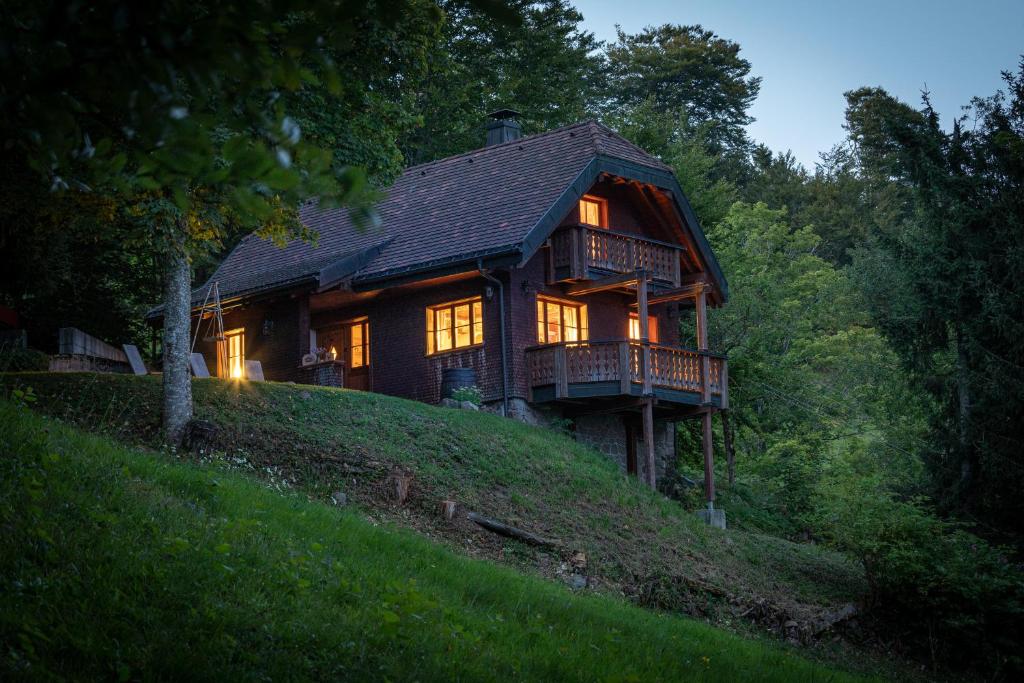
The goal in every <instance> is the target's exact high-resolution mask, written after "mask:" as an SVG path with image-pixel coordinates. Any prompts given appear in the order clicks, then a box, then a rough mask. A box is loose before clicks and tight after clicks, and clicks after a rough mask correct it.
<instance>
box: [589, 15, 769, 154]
mask: <svg viewBox="0 0 1024 683" xmlns="http://www.w3.org/2000/svg"><path fill="white" fill-rule="evenodd" d="M607 56H608V67H609V98H608V99H609V104H610V105H611V106H612V107H635V106H638V105H639V104H640V103H642V102H644V101H646V100H648V99H651V100H652V101H653V102H654V104H655V106H656V107H657V109H658V110H660V111H667V112H685V114H686V117H687V120H688V121H689V122H690V123H691V124H692V125H694V126H700V125H702V124H708V128H707V130H706V134H707V139H708V142H709V143H710V144H711V151H712V152H714V153H717V154H722V153H724V152H740V153H745V150H746V146H747V144H748V142H747V136H746V132H745V131H744V126H746V125H747V124H748V123H750V122H751V121H753V118H751V117H750V115H749V113H748V110H749V108H750V105H751V104H752V103H753V102H754V100H755V99H756V98H757V94H758V92H759V91H760V88H761V79H760V78H757V77H753V76H751V75H750V62H748V61H747V60H746V59H743V58H742V57H740V46H739V45H738V44H737V43H734V42H732V41H730V40H726V39H724V38H721V37H719V36H718V35H716V34H715V33H713V32H712V31H709V30H707V29H705V28H703V27H702V26H697V25H694V26H677V25H673V24H664V25H662V26H657V27H648V28H646V29H644V30H643V31H641V32H640V33H637V34H633V35H630V34H627V33H625V32H624V31H622V29H618V40H617V42H615V43H613V44H612V45H609V46H608V48H607Z"/></svg>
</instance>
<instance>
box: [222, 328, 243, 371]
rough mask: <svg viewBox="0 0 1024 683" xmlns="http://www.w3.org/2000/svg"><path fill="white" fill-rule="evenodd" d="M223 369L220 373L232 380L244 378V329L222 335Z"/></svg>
mask: <svg viewBox="0 0 1024 683" xmlns="http://www.w3.org/2000/svg"><path fill="white" fill-rule="evenodd" d="M222 343H223V344H224V361H225V365H224V369H225V371H226V372H223V373H221V374H222V375H224V376H226V377H230V378H232V379H241V378H243V377H245V329H244V328H241V329H237V330H231V331H230V332H225V333H224V341H223V342H222Z"/></svg>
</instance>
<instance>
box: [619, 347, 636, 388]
mask: <svg viewBox="0 0 1024 683" xmlns="http://www.w3.org/2000/svg"><path fill="white" fill-rule="evenodd" d="M632 382H633V371H632V369H631V368H630V363H629V342H619V393H620V394H627V395H628V394H631V393H632V392H633V390H632V386H631V384H632Z"/></svg>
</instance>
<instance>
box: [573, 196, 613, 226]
mask: <svg viewBox="0 0 1024 683" xmlns="http://www.w3.org/2000/svg"><path fill="white" fill-rule="evenodd" d="M607 214H608V212H607V206H606V202H605V200H603V199H598V198H597V197H583V199H581V200H580V223H583V224H585V225H593V226H596V227H599V228H606V227H608V220H607V218H608V215H607Z"/></svg>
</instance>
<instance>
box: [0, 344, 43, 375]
mask: <svg viewBox="0 0 1024 683" xmlns="http://www.w3.org/2000/svg"><path fill="white" fill-rule="evenodd" d="M49 369H50V357H49V356H47V355H46V354H45V353H43V352H42V351H36V350H35V349H22V348H19V347H9V346H3V347H0V372H37V371H38V372H45V371H47V370H49Z"/></svg>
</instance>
